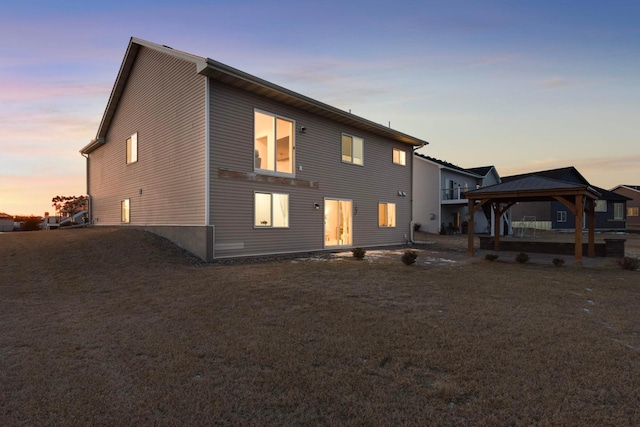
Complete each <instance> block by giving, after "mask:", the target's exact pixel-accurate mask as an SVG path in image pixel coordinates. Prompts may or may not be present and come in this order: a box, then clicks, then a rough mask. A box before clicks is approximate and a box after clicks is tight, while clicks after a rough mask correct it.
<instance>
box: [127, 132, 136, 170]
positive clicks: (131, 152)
mask: <svg viewBox="0 0 640 427" xmlns="http://www.w3.org/2000/svg"><path fill="white" fill-rule="evenodd" d="M137 161H138V132H136V133H134V134H133V135H131V136H130V137H129V138H127V164H129V163H135V162H137Z"/></svg>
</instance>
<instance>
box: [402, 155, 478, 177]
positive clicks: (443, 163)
mask: <svg viewBox="0 0 640 427" xmlns="http://www.w3.org/2000/svg"><path fill="white" fill-rule="evenodd" d="M414 154H415V155H416V156H417V157H421V158H423V159H425V160H429V161H431V162H433V163H437V164H439V165H441V166H444V167H445V168H448V169H451V170H454V171H457V172H462V173H465V174H467V175H472V176H474V177H475V178H482V177H483V176H484V175H478V174H477V173H475V172H473V171H471V170H470V169H465V168H463V167H460V166H458V165H454V164H453V163H449V162H447V161H444V160H440V159H436V158H435V157H431V156H425V155H424V154H420V153H414Z"/></svg>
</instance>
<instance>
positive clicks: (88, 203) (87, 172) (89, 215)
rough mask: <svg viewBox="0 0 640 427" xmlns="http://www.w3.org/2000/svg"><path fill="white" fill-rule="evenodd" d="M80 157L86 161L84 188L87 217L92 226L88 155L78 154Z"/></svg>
mask: <svg viewBox="0 0 640 427" xmlns="http://www.w3.org/2000/svg"><path fill="white" fill-rule="evenodd" d="M80 155H81V156H82V157H84V158H85V159H87V161H86V162H85V165H86V173H85V175H86V176H87V183H86V188H87V211H88V212H87V216H88V217H89V221H88V222H89V224H93V209H91V194H90V193H89V155H88V154H87V155H85V154H84V153H80Z"/></svg>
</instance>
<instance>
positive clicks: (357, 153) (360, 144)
mask: <svg viewBox="0 0 640 427" xmlns="http://www.w3.org/2000/svg"><path fill="white" fill-rule="evenodd" d="M363 156H364V140H363V139H362V138H358V137H357V136H352V135H346V134H342V161H343V162H347V163H353V164H355V165H362V164H363Z"/></svg>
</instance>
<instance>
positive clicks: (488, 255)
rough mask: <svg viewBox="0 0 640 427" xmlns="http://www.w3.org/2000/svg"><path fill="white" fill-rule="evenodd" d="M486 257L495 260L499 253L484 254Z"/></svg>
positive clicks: (488, 259)
mask: <svg viewBox="0 0 640 427" xmlns="http://www.w3.org/2000/svg"><path fill="white" fill-rule="evenodd" d="M484 259H486V260H487V261H495V260H497V259H498V255H496V254H486V255H485V256H484Z"/></svg>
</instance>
